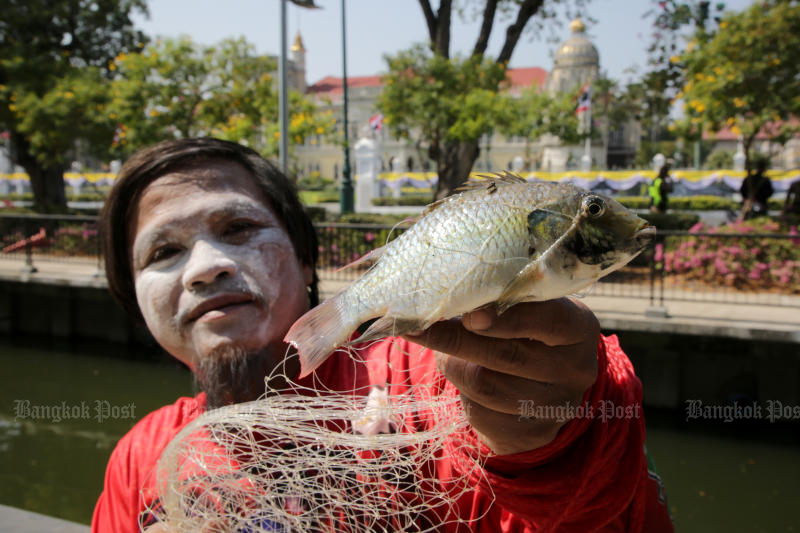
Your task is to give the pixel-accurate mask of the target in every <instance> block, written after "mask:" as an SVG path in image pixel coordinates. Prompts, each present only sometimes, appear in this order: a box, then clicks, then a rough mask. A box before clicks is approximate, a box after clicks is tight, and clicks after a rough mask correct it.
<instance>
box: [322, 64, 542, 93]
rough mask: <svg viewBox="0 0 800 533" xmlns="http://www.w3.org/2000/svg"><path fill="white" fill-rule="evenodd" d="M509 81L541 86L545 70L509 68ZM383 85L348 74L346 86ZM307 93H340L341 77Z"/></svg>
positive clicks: (378, 78)
mask: <svg viewBox="0 0 800 533" xmlns="http://www.w3.org/2000/svg"><path fill="white" fill-rule="evenodd" d="M506 74H507V75H508V79H509V81H510V87H511V89H512V90H513V89H517V88H525V87H530V86H531V85H535V86H536V87H541V86H542V85H544V80H545V78H546V77H547V71H546V70H545V69H543V68H540V67H526V68H511V69H508V71H506ZM382 85H383V82H381V76H348V77H347V88H348V89H352V88H356V87H380V86H382ZM307 92H308V93H309V94H318V95H326V96H333V95H340V94H341V93H342V78H337V77H335V76H326V77H324V78H322V79H321V80H319V81H318V82H317V83H315V84H313V85H311V86H310V87H309V88H308V91H307Z"/></svg>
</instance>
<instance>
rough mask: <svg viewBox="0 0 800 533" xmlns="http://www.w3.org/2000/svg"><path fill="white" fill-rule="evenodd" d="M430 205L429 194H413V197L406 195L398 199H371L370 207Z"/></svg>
mask: <svg viewBox="0 0 800 533" xmlns="http://www.w3.org/2000/svg"><path fill="white" fill-rule="evenodd" d="M429 203H431V195H430V194H424V195H422V194H415V195H407V196H401V197H400V198H394V197H392V196H381V197H378V198H373V199H372V205H419V206H423V205H428V204H429Z"/></svg>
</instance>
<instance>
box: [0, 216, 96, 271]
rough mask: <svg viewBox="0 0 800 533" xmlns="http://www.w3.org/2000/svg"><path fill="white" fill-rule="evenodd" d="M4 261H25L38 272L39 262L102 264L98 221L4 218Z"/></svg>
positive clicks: (0, 248)
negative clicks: (37, 265)
mask: <svg viewBox="0 0 800 533" xmlns="http://www.w3.org/2000/svg"><path fill="white" fill-rule="evenodd" d="M0 259H3V260H8V259H11V260H13V259H19V260H24V261H25V267H24V269H25V270H27V271H28V272H36V264H37V263H39V262H61V263H93V264H96V265H97V268H98V270H99V269H100V268H101V264H100V240H99V238H98V230H97V217H92V216H71V215H5V214H0Z"/></svg>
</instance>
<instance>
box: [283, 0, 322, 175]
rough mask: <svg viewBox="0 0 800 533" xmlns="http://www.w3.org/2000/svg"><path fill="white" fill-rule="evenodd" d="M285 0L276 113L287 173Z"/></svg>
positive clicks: (306, 3)
mask: <svg viewBox="0 0 800 533" xmlns="http://www.w3.org/2000/svg"><path fill="white" fill-rule="evenodd" d="M286 1H287V0H281V60H280V63H279V67H278V70H279V78H280V88H279V91H278V108H279V111H278V115H279V120H280V128H281V139H280V140H281V144H280V159H281V170H282V171H283V173H284V174H286V175H287V176H288V175H289V89H288V87H287V74H286V38H287V37H286ZM289 1H291V2H292V3H293V4H294V5H296V6H300V7H305V8H308V9H318V8H319V6H317V5H314V0H289Z"/></svg>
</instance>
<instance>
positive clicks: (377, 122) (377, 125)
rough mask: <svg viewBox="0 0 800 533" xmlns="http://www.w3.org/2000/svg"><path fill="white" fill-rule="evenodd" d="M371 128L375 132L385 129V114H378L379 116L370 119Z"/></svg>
mask: <svg viewBox="0 0 800 533" xmlns="http://www.w3.org/2000/svg"><path fill="white" fill-rule="evenodd" d="M369 127H370V128H372V129H373V130H375V131H381V128H382V127H383V114H381V113H378V114H377V115H372V117H370V119H369Z"/></svg>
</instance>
